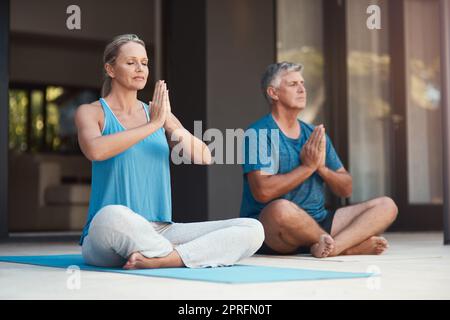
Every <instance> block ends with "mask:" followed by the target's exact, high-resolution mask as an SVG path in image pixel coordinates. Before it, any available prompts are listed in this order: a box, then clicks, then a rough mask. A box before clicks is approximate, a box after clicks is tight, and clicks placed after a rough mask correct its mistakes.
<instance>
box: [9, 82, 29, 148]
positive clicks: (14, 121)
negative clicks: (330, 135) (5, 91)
mask: <svg viewBox="0 0 450 320" xmlns="http://www.w3.org/2000/svg"><path fill="white" fill-rule="evenodd" d="M27 108H28V94H27V92H26V91H25V90H10V91H9V148H10V149H16V150H17V151H19V152H23V151H25V150H26V149H27Z"/></svg>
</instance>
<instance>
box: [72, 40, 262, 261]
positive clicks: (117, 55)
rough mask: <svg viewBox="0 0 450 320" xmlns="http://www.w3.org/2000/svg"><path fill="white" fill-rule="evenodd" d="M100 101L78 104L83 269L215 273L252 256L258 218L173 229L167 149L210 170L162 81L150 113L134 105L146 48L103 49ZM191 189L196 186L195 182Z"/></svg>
mask: <svg viewBox="0 0 450 320" xmlns="http://www.w3.org/2000/svg"><path fill="white" fill-rule="evenodd" d="M103 60H104V68H105V75H106V80H105V83H104V85H103V89H102V98H101V99H100V100H99V101H96V102H93V103H91V104H85V105H81V106H80V107H79V108H78V110H77V112H76V116H75V122H76V125H77V128H78V140H79V143H80V147H81V150H82V151H83V153H84V155H85V156H86V157H87V158H88V159H89V160H91V161H92V190H91V198H90V204H89V214H88V219H87V223H86V225H85V227H84V230H83V234H82V237H81V241H80V244H81V245H82V254H83V258H84V260H85V261H86V263H88V264H91V265H96V266H105V267H106V266H107V267H117V266H123V268H125V269H139V268H162V267H183V266H186V267H190V268H201V267H215V266H225V265H232V264H234V263H236V262H237V261H238V260H240V259H243V258H246V257H249V256H251V255H253V254H254V253H255V252H256V251H257V250H258V249H259V247H260V246H261V244H262V243H263V240H264V230H263V228H262V225H261V224H260V223H259V222H258V221H257V220H256V219H248V218H237V219H230V220H223V221H209V222H197V223H173V222H172V219H171V215H172V213H171V210H172V208H171V191H170V172H169V168H170V167H169V145H170V146H173V143H172V141H179V143H182V144H183V150H184V151H185V154H184V156H187V157H190V159H191V160H192V162H193V163H201V164H210V163H211V153H210V152H209V149H208V148H207V146H206V145H205V144H204V143H203V142H202V141H201V140H199V139H197V138H196V137H194V136H193V135H192V134H190V133H189V132H188V131H187V130H186V129H184V128H183V126H182V125H181V123H180V122H179V121H178V119H177V118H176V117H175V116H174V115H173V114H172V112H171V109H170V102H169V96H168V89H167V86H166V84H165V82H164V81H158V82H157V83H156V85H155V91H154V95H153V101H151V102H150V103H149V105H150V107H149V106H148V105H146V104H145V103H143V102H141V101H139V100H138V99H137V91H138V90H142V89H143V88H144V87H145V84H146V82H147V77H148V73H149V71H148V70H149V67H148V57H147V53H146V50H145V44H144V42H143V41H142V40H140V39H139V38H138V37H137V36H136V35H121V36H118V37H116V38H115V39H114V40H113V41H112V42H111V43H110V44H108V45H107V46H106V49H105V52H104V56H103ZM193 187H194V182H193Z"/></svg>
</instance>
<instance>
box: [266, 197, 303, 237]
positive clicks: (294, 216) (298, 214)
mask: <svg viewBox="0 0 450 320" xmlns="http://www.w3.org/2000/svg"><path fill="white" fill-rule="evenodd" d="M268 206H270V207H268V208H267V209H268V210H264V211H263V212H262V213H261V216H260V221H261V222H262V224H263V225H267V224H270V225H274V226H276V227H277V228H278V229H280V230H283V229H286V228H291V227H292V225H294V224H295V225H296V226H299V225H303V224H305V223H306V222H307V221H308V218H310V217H309V215H308V214H307V213H306V212H305V211H304V210H302V209H301V208H299V207H298V206H297V205H296V204H294V203H293V202H291V201H289V200H285V199H279V200H275V201H273V202H271V203H270V204H269V205H268Z"/></svg>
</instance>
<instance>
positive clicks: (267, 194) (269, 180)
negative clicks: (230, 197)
mask: <svg viewBox="0 0 450 320" xmlns="http://www.w3.org/2000/svg"><path fill="white" fill-rule="evenodd" d="M313 173H314V169H313V168H310V167H308V166H304V165H301V166H299V167H297V168H295V169H294V170H292V171H291V172H288V173H285V174H274V175H267V174H264V172H261V171H259V170H258V171H252V172H249V173H248V174H247V179H248V184H249V186H250V191H251V192H252V194H253V197H254V198H255V200H256V201H258V202H262V203H266V202H269V201H271V200H273V199H276V198H278V197H280V196H282V195H284V194H286V193H288V192H289V191H291V190H293V189H294V188H296V187H297V186H298V185H299V184H301V183H303V182H304V181H305V180H306V179H308V178H309V177H310V176H311V175H312V174H313Z"/></svg>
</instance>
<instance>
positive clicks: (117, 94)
mask: <svg viewBox="0 0 450 320" xmlns="http://www.w3.org/2000/svg"><path fill="white" fill-rule="evenodd" d="M105 100H108V104H109V105H110V106H114V107H113V108H114V109H115V110H117V111H119V112H120V113H125V114H128V115H130V114H132V113H133V111H134V110H135V109H136V105H137V91H136V90H127V89H125V88H121V87H113V88H112V89H111V92H110V94H108V96H106V97H105Z"/></svg>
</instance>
